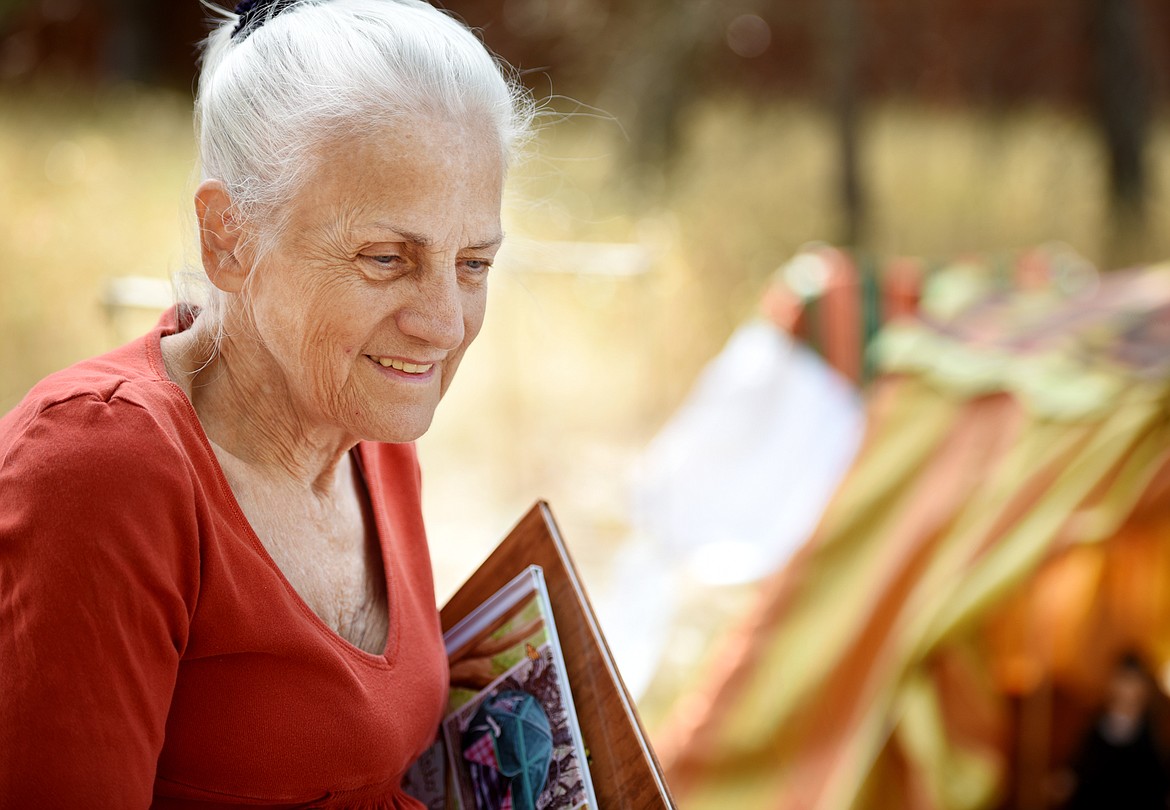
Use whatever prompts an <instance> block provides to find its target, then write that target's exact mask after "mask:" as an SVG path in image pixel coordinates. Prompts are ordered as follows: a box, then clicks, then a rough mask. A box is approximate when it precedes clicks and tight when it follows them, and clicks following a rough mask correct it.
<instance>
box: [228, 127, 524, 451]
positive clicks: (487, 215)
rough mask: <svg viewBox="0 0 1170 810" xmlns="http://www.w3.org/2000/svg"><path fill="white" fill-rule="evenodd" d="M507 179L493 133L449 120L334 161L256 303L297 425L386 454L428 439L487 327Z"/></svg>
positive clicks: (260, 276)
mask: <svg viewBox="0 0 1170 810" xmlns="http://www.w3.org/2000/svg"><path fill="white" fill-rule="evenodd" d="M503 179H504V165H503V160H502V157H501V150H500V146H499V143H498V141H497V139H496V138H495V136H494V132H493V130H492V128H491V127H489V126H484V127H475V126H474V124H473V123H471V124H468V123H456V122H453V121H449V120H446V119H434V118H415V119H402V120H397V121H395V122H393V123H391V124H388V125H386V126H382V127H377V128H374V129H373V130H371V131H368V132H363V133H361V134H360V135H358V136H357V137H355V138H342V139H338V140H337V141H336V142H335V143H334V144H333V145H332V146H331V147H330V148H329V149H328V150H327V151H326V152H325V153H324V159H323V160H322V161H321V163H320V164H319V166H318V168H317V170H316V171H315V172H314V173H313V174H312V176H311V177H310V179H309V181H308V182H307V183H306V184H305V186H304V187H303V189H302V191H301V192H300V193H299V194H298V195H296V197H295V198H293V199H292V200H290V201H289V206H290V208H289V211H290V214H291V215H290V217H289V219H288V225H287V227H286V228H285V229H284V230H283V232H282V234H281V235H280V237H279V238H278V240H277V244H276V246H275V248H274V249H273V250H271V251H269V252H267V253H266V254H265V255H264V257H263V258H262V259H261V260H260V262H259V263H258V264H257V265H256V266H255V267H254V268H253V270H252V272H253V274H254V275H253V277H252V278H251V279H250V280H249V285H250V287H249V289H248V297H247V303H246V304H245V306H247V307H248V308H249V314H250V315H251V319H252V322H253V323H254V325H255V329H256V332H257V335H258V338H259V340H260V341H261V344H262V345H263V347H264V349H265V351H264V352H262V356H263V357H264V358H265V360H266V362H268V363H269V364H270V366H271V370H272V371H273V372H275V373H276V374H277V376H278V379H280V381H281V382H283V383H284V384H285V385H287V389H288V397H289V398H290V402H289V405H290V406H291V407H292V408H294V409H295V413H294V414H291V416H294V417H295V418H297V419H299V420H302V421H303V423H304V425H305V427H306V428H307V429H313V428H320V427H324V428H326V429H329V428H337V429H341V430H342V431H344V432H345V433H347V434H348V435H351V436H355V437H357V438H361V439H367V440H376V441H390V442H401V441H413V440H414V439H416V438H418V437H419V436H420V435H422V433H423V432H424V431H426V429H427V427H429V425H430V423H431V418H432V416H433V415H434V410H435V406H436V405H437V404H438V402H439V399H440V397H442V395H443V393H444V392H446V390H447V386H449V385H450V384H451V378H452V377H453V376H454V375H455V370H456V368H458V366H459V361H460V360H461V359H462V358H463V353H464V352H465V351H466V350H467V347H468V346H469V345H470V344H471V341H472V340H474V339H475V336H476V335H477V334H478V333H479V330H480V327H481V325H482V324H483V317H484V306H485V303H486V297H487V280H488V279H487V277H488V268H489V267H490V265H491V262H492V259H493V258H494V256H495V254H496V251H497V250H498V249H499V246H500V241H501V239H502V236H503V235H502V232H501V229H500V200H501V194H502V190H503ZM278 391H279V389H278V388H275V387H273V388H272V389H271V391H270V392H268V393H269V394H271V393H273V392H278ZM257 393H259V394H261V395H263V394H264V393H265V392H257ZM277 395H282V394H279V393H278V394H277Z"/></svg>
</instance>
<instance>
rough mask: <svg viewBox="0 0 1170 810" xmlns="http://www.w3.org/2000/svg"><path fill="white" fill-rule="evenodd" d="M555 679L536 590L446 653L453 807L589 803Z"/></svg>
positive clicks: (537, 808)
mask: <svg viewBox="0 0 1170 810" xmlns="http://www.w3.org/2000/svg"><path fill="white" fill-rule="evenodd" d="M560 678H561V676H560V674H559V671H558V667H557V664H556V662H555V660H554V656H553V652H552V646H551V644H550V638H549V632H548V628H547V626H546V622H545V617H544V613H543V610H542V607H541V602H540V599H539V596H538V594H537V593H536V592H535V591H534V592H531V593H530V594H529V595H528V596H527V597H526V598H525V599H523V600H522V601H521V602H520V603H518V604H517V605H515V606H513V607H512V608H510V609H509V610H507V611H506V613H505V614H504V615H503V616H502V617H500V619H498V620H497V621H496V622H494V623H493V624H492V625H491V626H490V627H489V628H488V629H486V630H485V631H484V632H482V633H480V634H479V635H478V636H476V637H473V638H472V639H470V640H469V641H468V642H467V643H466V644H465V645H463V646H462V647H461V648H460V649H458V650H455V651H453V652H452V654H451V694H450V699H449V702H448V710H449V714H448V716H447V717H446V719H445V720H444V721H443V738H444V741H445V743H446V748H447V756H448V761H449V767H450V772H451V773H452V775H453V781H454V782H455V785H454V789H453V790H452V791H451V794H452V796H453V798H454V799H455V802H454V804H453V805H452V806H454V807H457V808H459V809H460V810H562V809H563V810H575V808H579V807H587V806H588V801H587V797H586V789H585V783H584V777H583V774H582V769H581V767H580V764H579V763H578V758H577V752H576V749H575V747H574V745H573V733H572V727H571V725H570V724H571V723H572V718H571V717H570V716H569V712H568V710H567V708H566V706H565V704H564V700H563V698H562V693H561V688H562V684H561V681H560ZM449 798H451V797H449Z"/></svg>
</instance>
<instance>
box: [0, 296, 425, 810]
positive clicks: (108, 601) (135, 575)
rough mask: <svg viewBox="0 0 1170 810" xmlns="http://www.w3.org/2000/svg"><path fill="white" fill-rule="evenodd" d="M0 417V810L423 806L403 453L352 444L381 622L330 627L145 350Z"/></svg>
mask: <svg viewBox="0 0 1170 810" xmlns="http://www.w3.org/2000/svg"><path fill="white" fill-rule="evenodd" d="M176 328H177V326H176V321H175V315H174V311H173V310H172V311H171V312H169V313H167V315H166V316H164V317H163V320H162V321H161V322H160V324H159V327H158V328H156V329H155V330H154V331H153V332H151V333H150V334H149V335H147V336H146V337H144V338H142V339H140V340H137V341H135V342H133V343H131V344H129V345H127V346H124V347H122V348H121V349H118V350H116V351H114V352H112V353H110V354H108V355H105V356H103V357H99V358H96V359H93V360H88V361H85V362H83V363H80V364H78V365H76V366H73V367H72V368H69V369H66V370H65V371H62V372H60V373H58V374H54V375H52V376H50V377H48V378H47V379H45V380H44V381H42V382H41V383H40V384H38V385H37V386H36V387H35V388H34V389H33V390H32V391H31V392H30V393H29V395H28V396H27V397H26V398H25V399H24V401H23V402H21V404H20V405H18V406H17V407H16V409H15V410H13V411H12V412H11V413H9V414H8V415H7V416H5V417H4V418H3V419H2V420H0V807H12V808H25V807H28V808H33V807H36V808H55V807H60V808H78V807H86V808H106V807H109V808H119V810H121V809H122V808H134V807H142V808H145V807H156V808H179V807H184V808H204V809H206V808H212V807H232V806H239V805H251V806H262V807H280V806H292V805H295V806H302V805H310V806H313V807H337V808H351V807H352V808H365V807H370V808H374V807H379V808H380V807H417V806H421V805H418V803H417V802H415V801H414V800H413V799H410V798H408V797H406V796H404V795H402V794H401V793H400V792H399V788H398V785H399V781H400V779H401V776H402V773H403V772H404V771H405V770H406V768H407V767H408V765H409V764H410V763H412V762H413V761H414V760H415V759H416V758H417V756H418V754H419V753H420V752H421V751H422V750H423V749H424V748H425V747H426V746H427V745H428V744H429V743H430V742H431V741H433V739H434V737H435V733H436V729H437V728H438V723H439V717H440V713H441V712H442V709H443V706H444V703H445V700H446V684H447V659H446V656H445V655H444V653H443V646H442V639H441V635H440V631H439V620H438V613H437V611H436V609H435V597H434V588H433V584H432V579H431V566H430V557H429V554H428V551H427V545H426V538H425V535H424V532H423V525H422V518H421V514H420V508H419V475H418V464H417V460H416V457H415V452H414V447H413V445H389V444H372V443H363V444H361V445H359V446H358V448H357V451H356V452H358V453H359V460H360V462H361V464H360V466H361V468H362V470H363V474H364V476H365V482H366V486H367V489H368V491H369V493H370V500H371V502H372V507H373V513H374V515H375V518H376V527H377V533H378V538H379V541H380V543H381V548H382V558H383V562H384V565H385V570H386V587H387V593H388V594H389V604H390V631H389V638H388V640H387V643H386V650H385V653H384V654H383V655H371V654H369V653H366V652H364V651H362V650H360V649H358V648H357V647H355V646H353V645H351V644H350V643H348V642H347V641H345V640H344V639H342V638H341V637H340V636H338V635H337V634H336V633H335V632H333V631H332V630H331V629H329V628H328V627H327V626H326V625H325V624H324V623H323V622H322V621H321V620H320V619H319V618H318V617H317V616H316V615H315V614H314V613H313V611H312V610H310V609H309V607H308V606H307V605H306V604H305V603H304V602H303V601H302V600H301V598H300V597H299V596H298V595H297V594H296V592H295V591H294V590H293V588H292V586H291V585H290V584H289V582H288V581H287V580H286V579H285V578H284V576H283V575H282V574H281V572H280V570H279V569H278V568H277V566H276V564H275V563H274V562H273V561H272V558H271V557H269V555H268V553H267V552H266V551H265V550H264V547H263V546H262V545H261V543H260V540H259V539H258V538H257V536H256V534H255V532H254V531H253V530H252V528H251V527H250V526H249V525H248V522H247V520H245V518H244V515H243V513H242V511H241V510H240V507H239V505H238V504H237V502H236V500H235V497H234V496H233V495H232V492H231V490H230V488H229V487H228V483H227V481H226V479H225V478H224V475H223V472H222V470H221V469H220V467H219V464H218V462H217V461H216V458H215V456H214V454H213V453H212V450H211V446H210V445H209V444H208V441H207V437H206V435H205V434H204V432H203V429H202V427H201V426H200V423H199V420H198V418H197V417H196V415H195V411H194V410H193V409H192V407H191V404H190V401H189V400H188V399H187V397H186V395H185V394H184V393H183V392H182V390H181V389H180V388H179V387H178V386H177V385H175V384H174V383H173V382H172V381H171V380H170V379H169V378H168V377H167V374H166V371H165V368H164V366H163V362H162V354H161V351H160V348H159V341H160V338H161V337H162V336H163V335H165V334H169V333H171V332H173V331H175V329H176Z"/></svg>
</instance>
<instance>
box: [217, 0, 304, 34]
mask: <svg viewBox="0 0 1170 810" xmlns="http://www.w3.org/2000/svg"><path fill="white" fill-rule="evenodd" d="M297 2H298V0H240V3H239V4H238V5H237V6H236V14H237V15H238V16H239V20H237V21H236V27H235V28H233V29H232V39H236V38H237V37H238V38H239V40H240V41H243V40H244V39H246V38H247V37H248V35H249V34H251V33H252V32H253V31H255V30H256V29H257V28H259V27H260V26H262V25H264V23H266V22H268V21H269V20H271V19H272V18H273V17H275V16H276V15H277V14H279V13H281V12H282V11H285V10H287V9H289V8H291V7H292V6H294V5H296V4H297Z"/></svg>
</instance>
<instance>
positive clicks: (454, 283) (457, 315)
mask: <svg viewBox="0 0 1170 810" xmlns="http://www.w3.org/2000/svg"><path fill="white" fill-rule="evenodd" d="M413 281H414V285H413V286H414V290H413V291H412V293H411V295H410V297H409V300H407V301H406V302H405V304H404V306H402V307H401V308H400V309H399V311H398V317H397V321H398V329H399V330H400V331H401V332H402V333H403V334H404V335H407V336H409V337H412V338H416V339H417V340H420V341H422V342H424V343H426V344H428V345H430V346H434V347H436V348H439V349H443V350H445V351H453V350H454V349H457V348H458V347H459V346H460V345H462V343H463V336H464V324H463V296H462V291H461V290H460V287H459V278H458V276H457V275H456V270H455V268H454V267H444V268H440V267H432V268H427V269H426V270H425V271H421V272H419V273H417V274H415V278H414V279H413Z"/></svg>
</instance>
